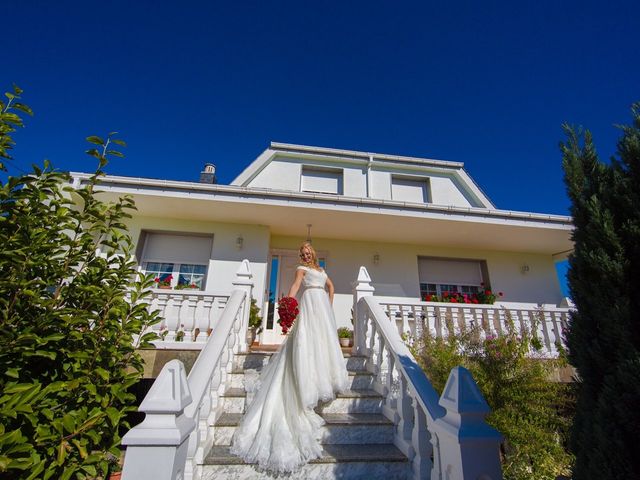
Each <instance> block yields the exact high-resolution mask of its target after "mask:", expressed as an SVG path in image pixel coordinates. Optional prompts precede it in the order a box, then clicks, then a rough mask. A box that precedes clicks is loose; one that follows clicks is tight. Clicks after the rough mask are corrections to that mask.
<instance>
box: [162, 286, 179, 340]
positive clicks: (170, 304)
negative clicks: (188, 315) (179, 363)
mask: <svg viewBox="0 0 640 480" xmlns="http://www.w3.org/2000/svg"><path fill="white" fill-rule="evenodd" d="M164 312H165V324H166V326H167V336H166V337H165V341H166V342H175V341H176V331H177V330H178V326H179V324H180V319H179V318H178V312H177V308H176V307H175V302H174V300H173V298H172V297H168V299H167V306H166V308H165V310H164Z"/></svg>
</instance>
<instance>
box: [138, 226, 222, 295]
mask: <svg viewBox="0 0 640 480" xmlns="http://www.w3.org/2000/svg"><path fill="white" fill-rule="evenodd" d="M143 233H144V235H145V238H144V247H143V249H142V252H141V257H142V258H141V260H142V262H141V265H140V269H141V270H142V272H144V273H145V274H147V273H150V272H148V265H149V264H150V263H161V264H169V265H173V267H172V271H171V276H172V279H171V283H170V284H169V287H170V288H171V289H174V290H175V289H176V287H178V281H179V279H180V268H181V267H182V266H183V265H196V266H201V267H204V273H203V274H202V282H201V288H199V289H195V288H194V289H191V290H192V291H205V290H206V288H207V279H208V276H209V266H210V259H211V253H210V254H209V255H208V257H209V258H208V259H207V261H206V262H198V261H174V260H169V259H167V258H162V257H148V258H147V257H146V253H147V246H148V242H149V238H151V236H152V235H175V236H182V237H205V238H208V239H211V248H213V235H211V234H202V233H191V232H167V231H156V230H144V231H143ZM191 275H193V274H191ZM197 275H199V274H197ZM191 278H193V277H191ZM186 290H188V289H186Z"/></svg>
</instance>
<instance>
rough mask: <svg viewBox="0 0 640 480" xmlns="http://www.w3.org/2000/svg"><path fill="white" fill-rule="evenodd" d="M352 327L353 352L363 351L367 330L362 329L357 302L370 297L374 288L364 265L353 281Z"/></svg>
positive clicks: (365, 346)
mask: <svg viewBox="0 0 640 480" xmlns="http://www.w3.org/2000/svg"><path fill="white" fill-rule="evenodd" d="M352 285H353V329H354V335H353V336H354V342H353V353H354V354H357V353H361V352H364V351H365V350H366V348H367V345H366V340H367V332H365V331H363V328H362V325H361V322H360V316H359V315H358V302H359V301H360V299H361V298H364V297H370V296H372V295H373V292H374V291H375V288H373V286H372V285H371V277H370V276H369V272H367V269H366V268H365V267H360V270H359V272H358V278H357V280H356V281H355V282H353V284H352Z"/></svg>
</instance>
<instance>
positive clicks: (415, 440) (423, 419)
mask: <svg viewBox="0 0 640 480" xmlns="http://www.w3.org/2000/svg"><path fill="white" fill-rule="evenodd" d="M413 418H414V422H413V432H412V437H411V443H412V445H413V450H414V452H415V455H416V456H415V457H414V458H413V474H414V476H415V478H429V477H430V475H431V468H432V463H431V454H432V453H433V445H432V444H431V435H430V434H429V430H428V428H427V416H426V414H425V412H424V410H423V409H422V406H421V405H420V402H419V401H418V398H417V397H414V399H413Z"/></svg>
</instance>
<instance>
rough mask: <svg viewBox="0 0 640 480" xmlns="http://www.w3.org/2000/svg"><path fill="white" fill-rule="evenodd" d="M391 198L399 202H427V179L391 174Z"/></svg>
mask: <svg viewBox="0 0 640 480" xmlns="http://www.w3.org/2000/svg"><path fill="white" fill-rule="evenodd" d="M391 198H392V199H393V200H399V201H401V202H414V203H428V202H429V189H428V180H427V179H415V178H407V177H396V176H393V177H391Z"/></svg>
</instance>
